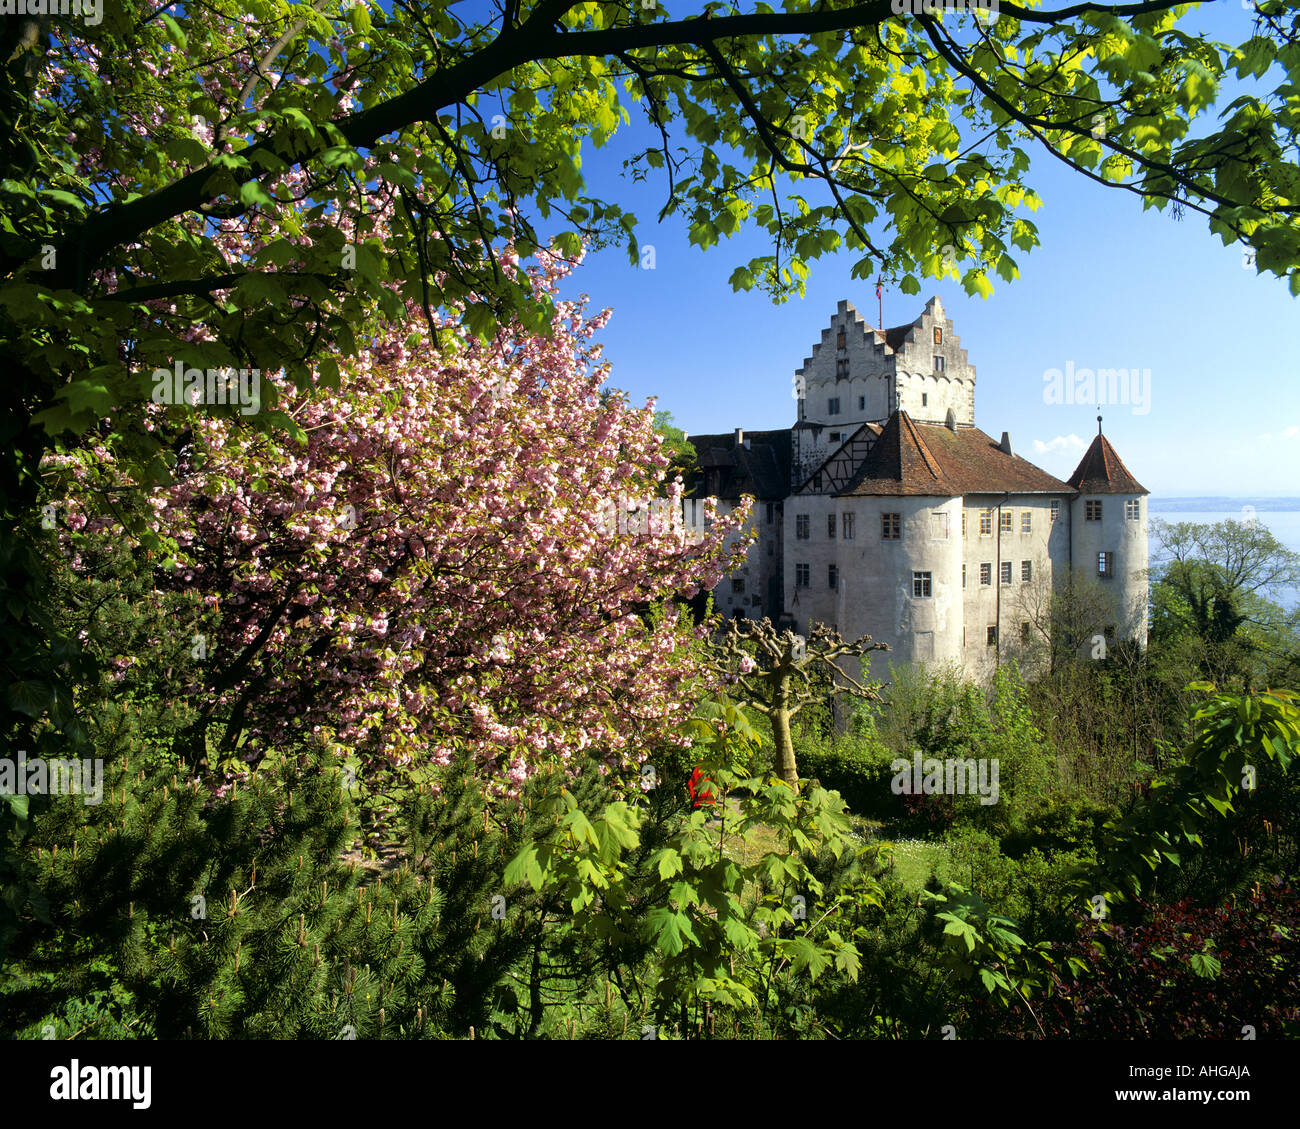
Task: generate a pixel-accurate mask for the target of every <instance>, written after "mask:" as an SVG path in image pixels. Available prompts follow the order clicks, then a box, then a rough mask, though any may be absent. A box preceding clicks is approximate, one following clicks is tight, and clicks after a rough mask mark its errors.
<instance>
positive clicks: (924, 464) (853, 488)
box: [840, 411, 1074, 498]
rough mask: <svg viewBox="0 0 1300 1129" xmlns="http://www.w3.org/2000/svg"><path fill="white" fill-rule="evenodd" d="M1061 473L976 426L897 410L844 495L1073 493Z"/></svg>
mask: <svg viewBox="0 0 1300 1129" xmlns="http://www.w3.org/2000/svg"><path fill="white" fill-rule="evenodd" d="M1073 493H1074V490H1073V488H1072V487H1071V486H1069V485H1068V484H1066V483H1064V482H1062V481H1061V480H1060V479H1059V478H1053V477H1052V476H1051V475H1050V474H1048V473H1047V472H1046V471H1044V470H1039V468H1038V467H1036V466H1034V464H1033V463H1031V462H1028V461H1026V460H1025V459H1022V458H1020V457H1019V456H1016V455H1008V454H1007V453H1006V452H1005V451H1003V450H1002V448H1001V447H999V446H998V444H997V443H995V442H994V441H993V440H992V439H990V438H989V437H988V436H987V435H985V434H984V432H982V431H980V430H979V429H978V428H975V427H961V428H958V429H957V430H956V431H952V430H950V429H949V428H947V427H944V426H941V425H937V424H924V423H914V422H913V421H912V419H911V418H910V417H909V416H908V414H907V413H906V412H901V411H900V412H895V413H894V414H893V416H891V417H890V419H889V422H888V423H887V424H886V425H885V428H884V430H883V431H882V432H881V433H880V438H879V439H878V440H877V441H876V443H875V445H874V446H873V447H872V449H871V452H870V453H869V454H868V455H867V457H866V458H865V459H864V460H863V461H862V465H861V466H860V467H859V468H858V471H857V473H856V474H855V475H854V476H853V478H852V479H850V480H849V484H848V485H847V486H846V487H845V488H844V489H843V490H842V491H840V494H841V495H851V496H858V497H862V496H872V495H878V494H887V495H913V496H919V497H932V498H951V497H958V496H960V495H963V494H1073Z"/></svg>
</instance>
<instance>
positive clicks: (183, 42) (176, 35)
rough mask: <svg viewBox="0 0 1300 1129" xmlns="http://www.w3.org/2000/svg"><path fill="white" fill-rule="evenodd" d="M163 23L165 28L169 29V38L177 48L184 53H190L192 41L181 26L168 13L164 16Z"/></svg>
mask: <svg viewBox="0 0 1300 1129" xmlns="http://www.w3.org/2000/svg"><path fill="white" fill-rule="evenodd" d="M162 22H163V27H165V28H166V29H167V38H168V39H170V40H171V41H172V42H173V43H174V44H176V46H177V47H179V48H180V49H181V50H182V51H188V50H189V46H190V41H189V40H188V39H187V38H186V36H185V32H183V31H182V30H181V25H180V24H178V23H177V22H176V21H175V20H174V19H173V18H172V17H171V16H169V15H168V14H167V13H166V12H164V13H163V14H162Z"/></svg>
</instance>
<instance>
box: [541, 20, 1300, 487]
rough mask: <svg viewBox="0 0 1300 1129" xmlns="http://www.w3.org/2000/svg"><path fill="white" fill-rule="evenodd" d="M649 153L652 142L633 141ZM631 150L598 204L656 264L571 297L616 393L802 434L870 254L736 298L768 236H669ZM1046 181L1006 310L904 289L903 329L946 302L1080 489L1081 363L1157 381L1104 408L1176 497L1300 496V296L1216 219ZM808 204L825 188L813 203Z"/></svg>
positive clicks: (618, 265) (998, 297) (892, 301)
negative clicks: (1070, 399) (800, 408)
mask: <svg viewBox="0 0 1300 1129" xmlns="http://www.w3.org/2000/svg"><path fill="white" fill-rule="evenodd" d="M1196 22H1197V23H1198V24H1202V25H1205V26H1206V27H1208V28H1210V30H1211V33H1212V34H1214V35H1215V36H1216V37H1217V38H1220V39H1223V40H1227V41H1231V42H1240V41H1241V40H1243V39H1245V38H1246V37H1248V35H1249V34H1250V30H1249V29H1250V23H1251V19H1250V14H1249V13H1248V12H1245V11H1243V10H1242V9H1241V8H1240V6H1239V4H1238V3H1235V2H1226V0H1225V2H1221V3H1216V4H1213V5H1208V6H1206V8H1205V9H1203V10H1202V13H1201V14H1200V15H1199V18H1198V19H1197V21H1196ZM630 136H631V138H632V139H635V136H636V134H635V133H631V135H630ZM623 150H624V146H623V145H622V144H619V142H618V140H616V141H615V143H614V144H613V145H611V147H610V148H609V149H607V150H603V151H593V150H589V151H588V152H587V153H586V154H585V155H584V171H585V172H586V174H587V175H588V178H589V181H590V184H591V186H592V188H593V189H594V190H595V192H596V194H611V195H614V194H616V195H617V198H618V199H620V200H621V201H622V202H624V203H625V205H626V206H628V207H630V208H631V209H632V210H633V211H635V212H636V213H637V215H638V216H639V217H640V219H641V221H642V222H641V227H640V237H641V241H642V244H643V245H644V244H646V243H650V244H653V245H654V247H655V269H653V270H643V269H638V268H634V267H632V266H631V265H630V264H629V262H628V258H627V252H626V250H625V249H622V248H614V249H609V250H606V251H603V252H598V253H594V254H592V255H589V256H588V258H587V260H586V262H584V263H583V265H582V266H581V267H580V268H579V269H578V271H577V272H576V273H575V274H574V276H573V277H572V278H571V279H570V285H569V286H568V287H566V291H567V292H568V293H571V294H576V293H577V292H580V291H581V292H585V293H587V294H589V295H590V296H591V299H592V302H593V304H594V305H596V306H598V307H600V306H610V307H612V308H613V310H614V315H613V318H612V319H611V321H610V324H609V326H608V327H607V328H606V330H605V331H604V332H603V333H602V335H601V340H602V342H603V344H604V346H605V355H606V359H608V360H609V361H611V362H612V364H613V370H614V371H613V375H612V377H611V381H610V382H611V383H612V384H614V385H616V386H617V387H619V388H623V389H626V390H627V391H628V392H629V393H630V395H631V397H632V399H633V401H634V402H638V403H639V402H642V401H643V400H644V399H645V398H646V397H649V396H655V397H657V398H658V407H660V408H663V409H667V410H668V411H671V412H672V413H673V416H674V420H675V422H676V423H677V425H678V426H679V427H682V428H684V429H685V430H686V431H688V432H691V433H701V432H720V431H728V430H731V429H733V428H735V427H745V428H747V429H753V430H760V429H765V428H776V427H787V426H789V425H790V424H791V423H793V421H794V411H795V403H794V401H793V399H792V398H791V395H790V387H791V378H792V376H793V375H794V370H795V369H796V368H798V367H799V366H800V365H801V364H802V362H803V359H804V357H806V356H807V355H808V354H809V351H810V349H811V346H812V344H813V343H814V342H815V341H817V340H818V339H819V337H820V333H821V329H822V327H823V326H825V325H826V324H827V323H828V322H829V320H830V317H831V315H832V314H833V313H834V311H835V307H836V303H837V302H838V301H839V300H840V299H841V298H847V299H849V300H850V301H851V302H853V303H854V304H855V305H856V306H857V307H858V309H859V311H860V313H861V314H862V315H863V316H864V318H865V319H866V320H867V322H868V323H869V324H874V323H875V321H876V298H875V290H874V287H873V286H871V285H868V284H866V283H863V282H860V281H857V280H853V279H851V278H850V275H849V272H850V267H851V265H852V262H853V257H852V256H850V255H848V254H844V255H840V256H836V257H828V258H824V259H821V260H819V261H818V262H817V263H815V264H813V267H812V274H811V276H810V278H809V279H808V282H807V294H806V297H804V298H803V299H792V300H790V301H789V302H787V303H786V304H784V305H781V306H775V305H773V304H772V302H771V300H770V299H769V298H767V297H766V296H764V295H762V294H760V293H757V292H751V293H748V294H737V293H734V292H733V291H732V290H731V287H730V286H729V285H728V282H727V279H728V277H729V276H730V274H731V272H732V270H733V269H734V268H735V267H736V266H737V265H740V264H741V263H744V262H747V261H748V259H749V258H750V257H751V256H753V255H756V254H762V253H765V252H766V250H767V247H766V246H765V244H764V242H763V240H762V239H761V238H760V237H759V236H757V235H755V234H754V233H752V232H749V231H744V232H742V233H741V234H740V235H738V236H736V237H735V238H733V239H731V240H724V241H722V242H721V243H720V244H718V245H717V246H715V247H713V248H711V249H709V250H708V251H701V250H700V249H699V248H697V247H692V246H690V245H689V243H688V241H687V236H686V224H685V223H684V222H683V221H682V220H681V219H680V218H678V217H670V218H669V219H668V220H666V221H665V223H664V224H663V225H662V226H658V225H656V224H655V223H654V216H655V215H656V214H657V212H658V210H659V207H660V206H661V204H662V202H663V198H664V190H663V188H662V186H661V184H659V183H651V184H646V185H633V184H632V183H631V182H630V181H624V180H622V179H621V177H620V168H621V161H622V156H623ZM1030 183H1031V184H1032V185H1033V186H1034V187H1035V188H1036V189H1037V190H1038V192H1039V194H1040V195H1041V196H1042V197H1043V200H1044V206H1043V207H1042V208H1041V209H1040V210H1039V211H1038V212H1037V213H1034V214H1033V216H1032V218H1033V220H1034V222H1035V223H1036V224H1037V226H1038V228H1039V236H1040V239H1041V241H1042V245H1041V246H1040V247H1039V248H1038V249H1037V250H1035V251H1034V252H1032V253H1030V254H1024V253H1022V252H1019V251H1016V252H1014V254H1015V257H1016V259H1017V261H1018V262H1019V264H1020V269H1021V277H1020V279H1019V280H1018V281H1016V282H1014V283H1005V282H1002V281H1001V280H998V279H995V280H994V282H995V285H996V287H997V288H996V290H995V292H994V294H993V295H992V297H991V298H989V299H988V300H987V301H986V300H982V299H980V298H977V297H976V298H971V297H968V296H967V295H966V294H965V293H964V291H963V290H962V288H961V286H960V285H959V284H958V283H956V282H954V281H952V280H943V281H937V280H934V279H929V280H923V283H922V287H923V289H922V293H921V294H919V295H916V296H913V297H908V296H907V295H903V294H900V293H898V292H897V291H892V292H891V291H890V290H888V289H886V291H885V295H884V322H885V324H886V325H887V326H892V325H900V324H903V323H906V322H911V321H912V320H914V319H915V318H916V317H917V316H918V315H919V314H920V312H921V309H922V307H923V306H924V304H925V301H926V300H927V299H928V298H929V296H930V295H931V294H938V295H939V297H940V298H941V300H942V301H943V304H944V308H945V310H946V311H947V313H948V316H949V317H951V318H952V320H953V324H954V329H955V331H956V333H957V334H958V335H959V337H960V338H961V344H962V346H963V347H964V348H965V349H966V350H967V353H968V356H969V358H970V360H971V362H972V363H973V364H974V365H975V368H976V373H977V384H976V393H975V422H976V424H977V426H979V427H980V428H981V429H982V430H984V431H985V432H988V433H989V434H991V435H993V436H994V437H995V438H996V437H998V436H999V435H1000V434H1001V433H1002V432H1003V431H1004V430H1005V431H1008V432H1010V434H1011V439H1012V442H1013V444H1014V446H1015V449H1016V451H1017V453H1019V454H1021V455H1023V456H1025V457H1026V458H1029V459H1031V460H1032V461H1034V462H1036V463H1037V464H1038V465H1039V466H1041V467H1043V468H1044V469H1045V470H1047V471H1049V472H1050V473H1053V474H1056V475H1058V476H1060V477H1065V476H1066V475H1068V474H1069V473H1070V471H1072V470H1073V469H1074V466H1075V465H1076V463H1077V462H1078V460H1079V457H1080V455H1081V453H1082V451H1083V449H1084V447H1086V445H1087V443H1088V442H1089V441H1090V440H1091V437H1092V436H1093V435H1095V434H1096V428H1097V424H1096V415H1097V412H1098V409H1097V408H1096V407H1095V406H1092V405H1072V404H1059V403H1047V402H1045V396H1044V374H1045V373H1046V372H1048V371H1049V370H1052V369H1062V370H1063V369H1065V368H1066V366H1067V364H1070V363H1072V364H1073V366H1074V367H1075V369H1076V370H1078V369H1083V368H1088V369H1093V370H1096V369H1106V368H1127V369H1132V370H1147V369H1149V370H1150V385H1149V388H1150V396H1149V410H1148V411H1147V412H1146V413H1145V414H1142V413H1140V412H1139V411H1137V410H1135V409H1136V408H1137V407H1138V405H1115V406H1110V407H1106V408H1102V409H1100V410H1101V412H1102V414H1103V415H1104V416H1105V425H1104V426H1105V431H1106V435H1107V437H1108V438H1109V439H1110V440H1111V442H1112V443H1113V444H1114V445H1115V448H1116V450H1117V451H1118V452H1119V454H1120V456H1121V458H1123V459H1124V461H1125V463H1126V464H1127V466H1128V468H1129V470H1130V471H1131V472H1132V473H1133V474H1134V475H1135V476H1136V477H1137V479H1138V480H1139V481H1140V482H1141V483H1142V484H1143V485H1144V486H1146V487H1147V488H1148V489H1149V490H1151V491H1152V492H1153V493H1155V494H1158V495H1164V496H1170V495H1204V494H1223V495H1229V494H1235V495H1261V496H1270V495H1284V494H1291V495H1300V379H1298V378H1300V334H1298V333H1297V332H1296V330H1297V329H1300V316H1298V315H1300V306H1298V305H1297V301H1296V299H1293V298H1291V297H1290V296H1289V294H1288V292H1287V287H1286V282H1285V281H1284V280H1280V279H1277V278H1274V277H1273V276H1271V275H1264V276H1260V275H1256V274H1255V272H1254V270H1253V268H1252V269H1245V268H1244V267H1243V263H1242V253H1241V249H1240V248H1237V247H1224V246H1223V245H1222V243H1221V242H1220V241H1219V239H1218V237H1217V236H1213V235H1211V234H1210V233H1209V231H1208V229H1207V226H1206V223H1205V221H1204V219H1203V217H1199V216H1197V215H1196V214H1194V213H1190V212H1189V213H1188V214H1187V215H1186V216H1185V218H1184V219H1183V220H1182V221H1181V222H1179V221H1175V220H1173V219H1172V218H1171V217H1170V216H1169V215H1168V214H1167V213H1160V212H1157V211H1155V210H1154V209H1153V210H1150V211H1145V212H1144V210H1143V208H1142V204H1141V201H1140V200H1139V199H1138V198H1137V197H1135V196H1133V195H1131V194H1129V193H1124V192H1120V191H1115V190H1113V189H1107V188H1104V187H1102V186H1101V185H1097V184H1094V183H1092V182H1090V181H1087V180H1086V179H1085V178H1083V177H1081V176H1079V175H1078V174H1077V173H1074V172H1072V171H1071V170H1070V169H1068V168H1067V167H1066V166H1065V165H1063V164H1061V163H1060V162H1059V161H1057V160H1055V159H1053V158H1051V157H1047V156H1042V157H1040V158H1036V159H1035V161H1034V165H1033V168H1032V171H1031V175H1030ZM809 191H815V189H811V190H809Z"/></svg>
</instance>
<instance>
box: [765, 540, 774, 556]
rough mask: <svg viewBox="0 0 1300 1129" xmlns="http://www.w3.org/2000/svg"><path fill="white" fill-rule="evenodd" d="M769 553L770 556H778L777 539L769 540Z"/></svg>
mask: <svg viewBox="0 0 1300 1129" xmlns="http://www.w3.org/2000/svg"><path fill="white" fill-rule="evenodd" d="M767 555H768V556H769V557H774V556H776V542H775V541H769V542H768V543H767Z"/></svg>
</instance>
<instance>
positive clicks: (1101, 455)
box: [1070, 431, 1151, 494]
mask: <svg viewBox="0 0 1300 1129" xmlns="http://www.w3.org/2000/svg"><path fill="white" fill-rule="evenodd" d="M1070 485H1071V486H1073V487H1074V488H1075V489H1076V490H1078V491H1079V493H1080V494H1150V493H1151V491H1150V490H1148V489H1147V488H1146V487H1144V486H1143V485H1142V484H1141V483H1140V482H1138V480H1137V479H1136V478H1134V477H1133V476H1132V475H1131V474H1129V471H1128V467H1126V466H1125V465H1124V463H1123V461H1122V460H1121V459H1120V457H1119V456H1118V455H1117V454H1115V448H1114V447H1112V446H1111V445H1110V441H1109V440H1108V439H1107V438H1106V437H1105V436H1104V435H1102V434H1101V432H1100V431H1098V432H1097V438H1096V439H1094V440H1093V441H1092V446H1091V447H1089V448H1088V450H1087V451H1086V452H1084V456H1083V458H1082V459H1081V460H1080V462H1079V465H1078V466H1077V467H1075V470H1074V473H1073V474H1072V475H1070Z"/></svg>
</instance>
